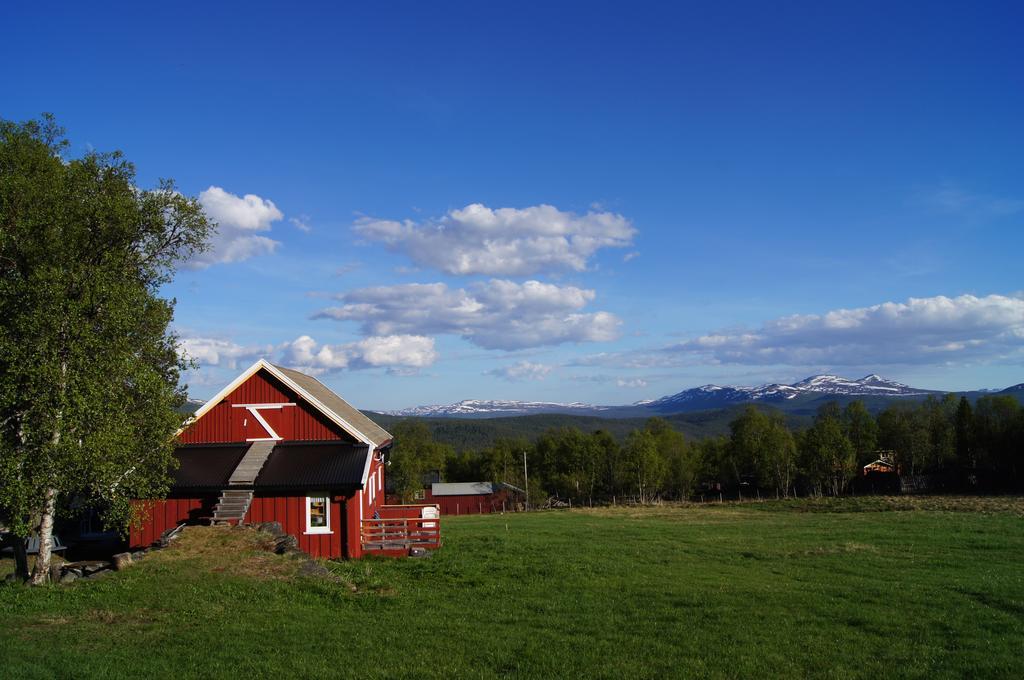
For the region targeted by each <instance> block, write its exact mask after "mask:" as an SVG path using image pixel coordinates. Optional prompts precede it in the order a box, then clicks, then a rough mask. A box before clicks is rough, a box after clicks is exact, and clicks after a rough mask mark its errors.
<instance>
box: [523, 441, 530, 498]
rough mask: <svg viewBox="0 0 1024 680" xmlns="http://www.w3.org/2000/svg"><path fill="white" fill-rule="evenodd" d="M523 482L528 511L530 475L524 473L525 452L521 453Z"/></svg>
mask: <svg viewBox="0 0 1024 680" xmlns="http://www.w3.org/2000/svg"><path fill="white" fill-rule="evenodd" d="M523 480H524V481H525V482H526V509H527V511H529V509H530V475H529V473H527V471H526V451H523Z"/></svg>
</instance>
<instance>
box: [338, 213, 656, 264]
mask: <svg viewBox="0 0 1024 680" xmlns="http://www.w3.org/2000/svg"><path fill="white" fill-rule="evenodd" d="M354 229H355V232H356V233H357V234H359V235H360V236H362V237H363V238H365V239H367V240H370V241H377V242H380V243H383V244H384V245H385V246H386V247H387V248H388V249H389V250H391V251H392V252H398V253H402V254H404V255H406V256H408V257H409V258H410V259H411V260H412V261H413V262H415V263H416V264H418V265H420V266H424V267H431V268H434V269H437V270H440V271H443V272H447V273H449V274H459V275H467V274H485V275H493V276H528V275H531V274H536V273H538V272H542V271H551V270H556V271H558V270H572V271H583V270H585V269H586V268H587V262H588V260H589V259H590V258H591V257H592V256H593V255H594V253H596V252H597V251H598V250H600V249H601V248H622V247H626V246H629V245H630V244H631V243H632V239H633V236H634V234H635V233H636V229H634V228H633V225H632V223H631V222H630V221H629V220H628V219H626V218H625V217H623V216H622V215H618V214H615V213H611V212H597V211H591V212H588V213H586V214H585V215H577V214H576V213H572V212H566V211H562V210H559V209H558V208H555V207H554V206H550V205H536V206H531V207H528V208H521V209H520V208H498V209H494V210H492V209H491V208H488V207H487V206H485V205H481V204H479V203H473V204H471V205H467V206H466V207H465V208H462V209H461V210H450V211H449V212H448V214H446V215H445V216H443V217H441V218H439V219H435V220H428V221H423V222H415V221H412V220H405V221H402V222H398V221H395V220H382V219H374V218H368V217H366V218H361V219H359V220H357V221H356V223H355V226H354Z"/></svg>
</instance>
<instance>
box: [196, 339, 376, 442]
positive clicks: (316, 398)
mask: <svg viewBox="0 0 1024 680" xmlns="http://www.w3.org/2000/svg"><path fill="white" fill-rule="evenodd" d="M260 370H265V371H266V372H267V373H269V374H271V375H272V376H274V377H275V378H277V379H278V380H280V381H281V382H282V383H284V384H285V385H286V386H287V387H289V388H290V389H292V390H293V391H294V392H295V393H296V394H298V396H299V397H300V398H301V399H303V400H305V401H306V402H307V403H308V404H310V405H311V406H312V407H313V408H315V409H316V410H318V411H319V412H320V413H322V414H323V415H324V416H326V417H327V418H328V419H329V420H331V421H333V422H334V423H335V424H337V425H338V426H339V427H341V428H342V429H343V430H345V431H346V432H348V433H349V434H351V435H352V436H353V437H355V438H356V439H358V440H359V441H361V442H363V443H364V444H367V445H370V446H372V447H374V448H380V447H381V446H385V445H387V444H389V443H390V442H391V440H392V437H391V435H390V434H389V433H388V432H387V431H386V430H385V429H384V428H382V427H381V426H380V425H378V424H377V423H375V422H373V421H372V420H370V419H369V418H368V417H366V416H365V415H364V414H363V413H362V412H361V411H360V410H359V409H357V408H356V407H354V406H352V405H351V404H349V403H348V402H347V401H345V400H344V399H342V398H341V397H339V396H338V395H337V394H335V393H334V392H333V391H332V390H331V389H330V388H329V387H327V386H326V385H324V384H323V383H322V382H320V381H319V380H317V379H316V378H314V377H313V376H311V375H306V374H305V373H302V372H301V371H296V370H295V369H293V368H285V367H284V366H276V365H274V364H272V363H270V362H269V361H267V360H265V359H259V360H258V361H256V363H254V364H253V365H252V366H250V367H249V368H247V369H246V370H245V371H243V372H242V373H241V374H240V375H239V376H238V377H237V378H235V379H234V380H233V381H231V383H230V384H229V385H227V386H226V387H224V389H222V390H221V391H220V392H218V393H217V394H216V395H214V397H213V398H212V399H210V400H209V401H207V402H206V403H205V404H203V405H202V406H201V407H199V409H198V410H197V411H196V412H195V413H194V414H193V415H192V418H191V420H190V422H192V421H195V420H198V419H199V418H201V417H202V416H203V415H205V414H206V412H207V411H209V410H210V409H212V408H213V407H214V406H216V405H217V404H219V403H220V402H221V400H223V399H224V398H225V397H226V396H228V395H229V394H231V392H233V391H234V390H235V388H237V387H238V386H239V385H241V384H242V383H244V382H245V381H246V380H248V379H249V378H250V377H252V376H253V375H254V374H255V373H257V372H258V371H260ZM186 426H187V424H186Z"/></svg>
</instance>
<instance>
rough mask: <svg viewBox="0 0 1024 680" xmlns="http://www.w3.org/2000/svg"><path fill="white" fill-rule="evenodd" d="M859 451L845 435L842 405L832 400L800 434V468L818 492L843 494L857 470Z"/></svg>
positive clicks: (835, 494)
mask: <svg viewBox="0 0 1024 680" xmlns="http://www.w3.org/2000/svg"><path fill="white" fill-rule="evenodd" d="M856 465H857V453H856V451H855V450H854V447H853V444H852V443H851V442H850V440H849V438H848V437H847V436H846V432H845V431H844V429H843V423H842V420H841V417H840V412H839V407H838V406H837V405H836V404H834V403H832V402H830V403H829V404H826V405H825V406H823V407H822V408H821V409H820V410H819V411H818V415H817V416H815V418H814V424H813V425H812V426H811V427H810V429H808V430H807V431H806V432H805V433H804V434H803V436H802V437H801V455H800V468H801V470H802V471H803V473H804V475H805V476H806V477H807V480H808V482H809V483H810V485H811V487H812V488H814V489H815V490H816V491H817V492H818V493H819V494H820V493H821V492H822V491H827V492H828V493H831V494H832V495H834V496H838V495H840V494H841V493H842V492H843V490H844V489H845V488H846V484H847V482H849V481H850V480H851V479H852V478H853V476H854V474H855V473H856V469H857V468H856Z"/></svg>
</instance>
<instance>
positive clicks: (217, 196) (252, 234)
mask: <svg viewBox="0 0 1024 680" xmlns="http://www.w3.org/2000/svg"><path fill="white" fill-rule="evenodd" d="M199 203H200V204H201V205H202V206H203V210H204V211H205V212H206V214H207V216H208V217H210V219H212V220H214V221H215V222H217V225H218V226H217V233H216V234H215V235H214V236H213V238H212V240H211V247H210V250H208V251H207V252H205V253H202V254H200V255H199V256H197V257H196V258H195V259H194V260H193V261H192V262H191V263H190V266H191V267H192V268H194V269H205V268H206V267H209V266H210V265H213V264H222V263H226V262H241V261H242V260H248V259H249V258H251V257H256V256H257V255H270V254H272V253H274V252H275V251H276V250H277V248H278V247H279V246H280V245H281V243H280V242H279V241H275V240H273V239H271V238H269V237H267V236H261V235H259V234H258V233H257V232H267V231H270V229H271V225H272V224H273V223H274V222H277V221H278V220H281V219H282V218H284V215H283V214H282V213H281V211H280V210H278V209H277V206H276V205H274V202H273V201H271V200H269V199H264V198H260V197H259V196H256V195H255V194H246V195H245V196H236V195H235V194H232V193H230V192H227V191H225V190H224V189H221V188H220V187H216V186H211V187H210V188H209V189H207V190H206V191H201V192H200V193H199Z"/></svg>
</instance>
